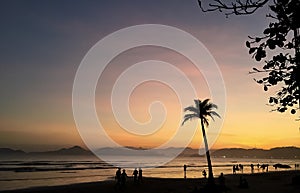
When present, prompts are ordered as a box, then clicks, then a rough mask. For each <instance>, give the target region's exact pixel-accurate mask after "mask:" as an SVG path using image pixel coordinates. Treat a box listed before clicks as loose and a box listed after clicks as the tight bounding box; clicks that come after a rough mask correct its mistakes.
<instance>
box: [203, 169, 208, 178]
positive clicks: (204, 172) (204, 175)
mask: <svg viewBox="0 0 300 193" xmlns="http://www.w3.org/2000/svg"><path fill="white" fill-rule="evenodd" d="M202 175H203V177H204V178H206V175H207V174H206V171H205V170H203V171H202Z"/></svg>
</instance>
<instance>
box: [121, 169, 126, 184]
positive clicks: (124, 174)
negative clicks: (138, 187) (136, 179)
mask: <svg viewBox="0 0 300 193" xmlns="http://www.w3.org/2000/svg"><path fill="white" fill-rule="evenodd" d="M126 179H127V174H126V170H125V169H123V172H122V174H121V185H122V186H123V187H124V186H125V184H126Z"/></svg>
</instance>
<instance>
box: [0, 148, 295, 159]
mask: <svg viewBox="0 0 300 193" xmlns="http://www.w3.org/2000/svg"><path fill="white" fill-rule="evenodd" d="M182 149H183V148H175V147H172V148H165V149H157V150H155V151H151V153H149V151H148V149H146V148H140V147H139V148H135V147H130V148H128V147H127V149H122V148H114V147H104V148H99V149H98V150H96V152H97V153H100V154H102V155H124V156H125V155H130V156H139V155H142V156H145V155H148V156H173V155H177V154H176V152H181V153H180V154H179V156H182V157H203V156H204V155H199V153H198V152H199V150H198V149H192V148H189V147H188V148H185V149H184V150H183V151H182ZM134 150H138V151H139V152H137V151H134ZM0 156H1V157H13V156H16V157H22V156H94V154H93V153H92V152H91V151H89V150H86V149H84V148H82V147H80V146H73V147H70V148H60V149H58V150H53V151H43V152H25V151H22V150H14V149H11V148H0ZM211 156H212V157H220V158H273V159H280V158H288V159H300V148H298V147H294V146H287V147H274V148H271V149H267V150H266V149H259V148H249V149H244V148H223V149H217V150H211Z"/></svg>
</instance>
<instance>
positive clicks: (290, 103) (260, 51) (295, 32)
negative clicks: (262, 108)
mask: <svg viewBox="0 0 300 193" xmlns="http://www.w3.org/2000/svg"><path fill="white" fill-rule="evenodd" d="M198 2H199V6H200V8H201V10H202V11H204V12H209V11H220V12H222V11H224V10H225V11H227V12H226V13H225V15H226V16H228V15H232V14H234V15H247V14H252V13H254V12H255V11H256V10H257V9H258V8H260V7H263V6H264V5H266V4H267V3H268V5H269V8H270V11H271V13H269V14H267V17H268V18H271V19H272V20H274V21H272V22H270V24H269V26H268V27H267V28H266V29H265V30H264V31H263V35H262V36H260V37H251V36H249V39H250V40H249V41H247V42H246V46H247V47H248V48H249V54H251V55H252V57H253V58H255V60H256V61H258V62H260V61H261V60H262V59H265V58H268V59H265V61H264V63H265V64H264V66H263V67H262V69H257V68H253V71H251V72H250V74H253V73H264V74H266V76H265V77H263V78H262V79H259V80H256V79H254V80H255V81H256V82H257V83H258V84H261V85H262V86H263V88H264V90H265V91H268V88H269V87H272V86H277V87H280V88H279V90H278V91H277V92H276V94H275V95H274V96H271V97H269V104H270V105H271V106H276V109H275V110H276V111H279V112H285V111H286V110H287V109H288V108H290V109H291V113H292V114H295V113H296V112H297V111H298V110H299V105H300V61H299V60H300V33H299V28H300V1H299V0H273V1H272V2H271V1H269V0H256V1H254V0H244V1H242V0H235V1H234V2H231V3H230V1H226V3H224V2H225V0H224V2H223V1H221V0H214V1H213V3H210V4H208V6H209V7H208V8H207V9H204V8H203V6H202V1H201V0H198ZM274 51H276V52H274ZM274 53H275V54H274ZM267 55H268V57H267ZM297 104H298V105H297Z"/></svg>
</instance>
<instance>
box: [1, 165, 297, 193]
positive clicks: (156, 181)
mask: <svg viewBox="0 0 300 193" xmlns="http://www.w3.org/2000/svg"><path fill="white" fill-rule="evenodd" d="M296 175H297V176H300V171H299V170H293V171H291V170H290V171H272V172H265V173H254V174H227V175H224V176H225V185H226V187H227V188H228V192H231V193H234V192H243V193H248V192H249V193H250V192H256V193H259V192H264V193H267V192H270V193H271V192H272V193H283V192H290V193H296V192H300V182H299V183H298V185H297V186H295V185H293V184H292V178H293V177H294V176H296ZM241 176H242V177H243V178H245V179H246V180H247V182H248V184H249V188H246V189H241V188H239V187H238V185H239V179H240V177H241ZM206 180H207V179H204V178H187V179H183V178H151V177H144V179H143V183H142V184H134V183H133V180H132V178H131V177H129V178H128V180H127V183H126V187H124V188H122V189H118V188H116V187H115V181H114V180H106V181H97V182H86V183H77V184H68V185H59V186H43V187H32V188H26V189H16V190H6V191H0V193H29V192H30V193H42V192H43V193H48V192H49V193H50V192H56V193H65V192H68V193H75V192H76V193H78V192H89V193H93V192H95V193H96V192H97V193H99V192H107V193H111V192H112V193H113V192H123V193H126V192H130V193H138V192H145V193H148V192H149V193H150V192H158V193H159V192H173V193H177V192H178V193H179V192H192V191H193V190H195V188H197V189H200V188H201V187H203V186H204V185H205V184H206ZM215 181H216V184H218V179H217V178H215Z"/></svg>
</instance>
